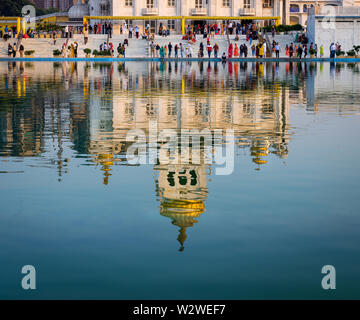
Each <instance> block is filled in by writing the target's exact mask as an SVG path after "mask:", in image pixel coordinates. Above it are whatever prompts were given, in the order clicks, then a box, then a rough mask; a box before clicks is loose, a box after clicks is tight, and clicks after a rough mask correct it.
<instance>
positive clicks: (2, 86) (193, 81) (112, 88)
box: [0, 62, 360, 299]
mask: <svg viewBox="0 0 360 320" xmlns="http://www.w3.org/2000/svg"><path fill="white" fill-rule="evenodd" d="M359 71H360V70H359V65H357V64H339V63H338V64H330V63H321V64H315V63H314V64H305V63H293V64H289V63H280V64H278V63H267V64H257V63H232V64H224V65H223V64H221V63H215V64H214V63H213V62H211V63H207V62H206V63H198V62H192V63H174V62H172V63H165V64H159V63H136V62H132V63H130V62H129V63H120V64H118V63H85V62H84V63H52V62H39V63H19V62H17V63H13V62H10V63H1V64H0V298H60V299H61V298H100V299H102V298H116V299H117V298H119V299H173V298H180V299H194V298H198V299H206V298H210V299H219V298H226V299H242V298H267V299H274V298H321V299H327V298H360V249H359V243H360V231H359V230H360V229H359V228H360V214H359V207H360V197H359V194H360V192H359V191H360V182H359V178H360V162H359V159H360V148H359V137H360V116H359V115H360V104H359V101H360V90H359V83H360V82H359V81H360V72H359ZM149 121H153V123H154V122H155V123H157V130H158V132H160V131H161V130H163V129H174V130H176V132H178V133H179V134H180V133H181V132H182V130H185V129H194V128H196V129H199V130H202V129H208V130H210V132H211V133H214V132H215V131H216V130H217V129H222V130H225V129H232V130H234V135H235V138H234V142H235V151H234V152H235V156H234V157H235V158H234V171H233V173H232V174H230V175H216V171H215V169H216V167H217V164H216V163H206V162H205V161H203V162H201V163H200V164H192V163H189V164H177V165H166V164H161V163H156V164H147V165H146V164H144V165H133V164H130V163H129V162H128V160H127V157H126V153H127V151H128V149H129V147H130V145H131V143H129V142H127V141H126V136H127V134H128V133H129V131H130V130H131V129H134V128H136V129H142V130H143V131H144V132H145V133H146V134H148V133H149ZM221 143H224V141H222V142H221ZM224 145H225V143H224ZM27 264H30V265H34V266H35V267H36V270H37V289H36V290H34V291H31V292H29V291H25V290H23V289H22V288H21V285H20V283H21V279H22V274H21V267H22V266H23V265H27ZM327 264H331V265H334V266H335V268H336V271H337V289H336V290H333V291H325V290H323V289H322V288H321V278H322V274H321V268H322V266H324V265H327Z"/></svg>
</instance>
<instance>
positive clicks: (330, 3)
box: [289, 0, 360, 26]
mask: <svg viewBox="0 0 360 320" xmlns="http://www.w3.org/2000/svg"><path fill="white" fill-rule="evenodd" d="M358 6H360V0H317V1H314V0H290V8H289V16H290V17H289V19H290V24H301V25H303V26H306V25H307V19H308V13H309V9H310V8H314V10H315V12H316V13H317V14H319V13H320V12H322V11H327V10H326V9H327V7H328V10H331V8H334V9H335V8H337V7H358ZM329 14H330V11H329Z"/></svg>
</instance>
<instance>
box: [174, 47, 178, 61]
mask: <svg viewBox="0 0 360 320" xmlns="http://www.w3.org/2000/svg"><path fill="white" fill-rule="evenodd" d="M178 51H179V46H178V45H177V44H176V45H175V47H174V53H175V58H177V57H178Z"/></svg>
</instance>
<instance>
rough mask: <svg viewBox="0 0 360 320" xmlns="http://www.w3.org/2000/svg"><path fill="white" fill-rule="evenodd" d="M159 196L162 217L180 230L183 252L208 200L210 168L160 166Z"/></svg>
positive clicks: (157, 168)
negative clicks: (185, 243)
mask: <svg viewBox="0 0 360 320" xmlns="http://www.w3.org/2000/svg"><path fill="white" fill-rule="evenodd" d="M155 170H156V171H157V172H158V177H157V182H156V194H157V196H158V198H159V200H160V214H161V215H162V216H164V217H168V218H170V219H171V220H172V224H173V225H175V226H177V227H179V228H180V229H179V236H178V241H179V242H180V244H181V248H180V251H183V250H184V242H185V240H186V238H187V235H186V229H187V228H188V227H192V226H193V225H194V224H195V223H197V222H198V220H197V219H198V218H199V217H200V215H201V214H202V213H204V211H205V200H206V198H207V193H208V191H207V186H206V184H207V182H206V177H207V174H206V165H205V164H202V165H175V166H166V165H156V166H155Z"/></svg>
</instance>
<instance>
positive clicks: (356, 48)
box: [353, 46, 360, 54]
mask: <svg viewBox="0 0 360 320" xmlns="http://www.w3.org/2000/svg"><path fill="white" fill-rule="evenodd" d="M353 47H354V49H353V50H354V51H355V52H356V54H358V53H359V51H360V46H353Z"/></svg>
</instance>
